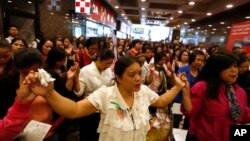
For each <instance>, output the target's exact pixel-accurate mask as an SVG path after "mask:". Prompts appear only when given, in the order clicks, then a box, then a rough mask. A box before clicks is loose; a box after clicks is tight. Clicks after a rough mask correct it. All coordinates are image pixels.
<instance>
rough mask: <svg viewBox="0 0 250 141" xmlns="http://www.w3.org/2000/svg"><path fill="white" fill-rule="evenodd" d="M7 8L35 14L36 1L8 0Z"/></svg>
mask: <svg viewBox="0 0 250 141" xmlns="http://www.w3.org/2000/svg"><path fill="white" fill-rule="evenodd" d="M6 8H7V9H15V10H20V11H23V12H27V13H31V14H35V3H34V1H33V0H8V1H7V0H6Z"/></svg>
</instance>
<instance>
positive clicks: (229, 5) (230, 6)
mask: <svg viewBox="0 0 250 141" xmlns="http://www.w3.org/2000/svg"><path fill="white" fill-rule="evenodd" d="M226 7H227V8H232V7H234V5H232V4H228V5H226Z"/></svg>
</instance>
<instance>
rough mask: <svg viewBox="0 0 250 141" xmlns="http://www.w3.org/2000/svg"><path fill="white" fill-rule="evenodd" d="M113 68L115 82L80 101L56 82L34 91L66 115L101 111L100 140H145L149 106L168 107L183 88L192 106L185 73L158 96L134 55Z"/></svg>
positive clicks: (188, 102)
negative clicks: (146, 82)
mask: <svg viewBox="0 0 250 141" xmlns="http://www.w3.org/2000/svg"><path fill="white" fill-rule="evenodd" d="M114 72H115V79H116V82H117V84H116V85H114V86H111V87H106V86H103V87H101V88H100V89H98V90H96V91H95V92H94V93H92V94H91V95H89V96H88V97H87V98H85V99H83V100H81V101H79V102H74V101H72V100H69V99H67V98H64V97H62V96H61V95H60V94H58V93H57V92H56V91H54V90H53V86H50V87H49V88H44V91H39V92H34V93H35V94H37V95H42V96H43V97H44V98H45V99H46V100H47V101H48V102H49V104H50V105H51V107H52V108H53V109H54V110H55V111H56V112H58V113H59V114H61V115H62V116H65V117H67V118H79V117H84V116H87V115H90V114H92V113H95V112H96V111H100V113H101V119H100V123H99V128H98V132H99V133H100V137H99V141H121V140H125V141H145V140H146V134H147V131H148V129H149V118H150V116H149V111H148V107H149V106H150V105H152V106H155V107H165V106H166V105H167V104H169V103H171V102H172V100H173V99H174V97H175V96H176V95H177V94H178V92H179V91H181V90H183V96H184V98H183V99H184V100H183V104H184V105H185V108H186V109H187V110H190V109H191V108H192V107H190V106H191V103H190V99H189V85H188V82H187V79H186V77H185V75H180V76H178V77H177V76H174V79H175V85H174V86H173V87H172V88H171V89H170V90H169V91H167V92H166V93H164V94H162V95H161V96H159V95H158V94H156V93H155V92H154V91H152V90H150V89H149V88H148V87H146V86H144V85H141V67H140V65H139V63H137V62H136V61H135V60H134V59H133V58H129V57H121V58H119V59H118V61H117V62H116V64H115V68H114ZM50 85H52V84H50Z"/></svg>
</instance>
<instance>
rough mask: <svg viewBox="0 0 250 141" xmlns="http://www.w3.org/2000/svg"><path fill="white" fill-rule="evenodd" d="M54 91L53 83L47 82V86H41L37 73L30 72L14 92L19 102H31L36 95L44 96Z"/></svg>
mask: <svg viewBox="0 0 250 141" xmlns="http://www.w3.org/2000/svg"><path fill="white" fill-rule="evenodd" d="M53 89H54V82H48V86H46V87H44V86H42V85H41V82H40V78H39V73H38V72H34V71H32V70H31V71H30V72H29V73H28V75H27V76H26V77H25V78H24V80H23V81H22V82H21V84H20V85H19V88H18V89H17V90H16V93H17V99H18V100H19V101H21V102H32V101H33V100H34V99H35V97H36V95H40V96H46V95H48V94H50V93H51V92H52V91H53Z"/></svg>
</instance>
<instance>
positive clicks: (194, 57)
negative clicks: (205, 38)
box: [188, 50, 205, 64]
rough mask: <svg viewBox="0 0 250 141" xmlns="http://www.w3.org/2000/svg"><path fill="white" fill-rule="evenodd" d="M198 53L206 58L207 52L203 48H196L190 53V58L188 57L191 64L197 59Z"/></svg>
mask: <svg viewBox="0 0 250 141" xmlns="http://www.w3.org/2000/svg"><path fill="white" fill-rule="evenodd" d="M197 55H203V56H204V58H205V53H204V52H203V51H201V50H194V51H193V52H192V53H191V54H190V55H189V58H188V62H189V64H192V63H193V62H194V61H195V59H196V56H197Z"/></svg>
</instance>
